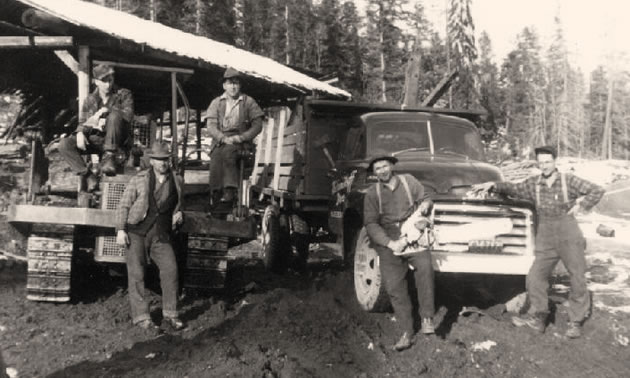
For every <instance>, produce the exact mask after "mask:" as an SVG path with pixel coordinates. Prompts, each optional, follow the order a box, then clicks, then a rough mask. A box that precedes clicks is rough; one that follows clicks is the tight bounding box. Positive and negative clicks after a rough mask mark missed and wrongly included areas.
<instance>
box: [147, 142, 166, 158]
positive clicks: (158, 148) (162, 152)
mask: <svg viewBox="0 0 630 378" xmlns="http://www.w3.org/2000/svg"><path fill="white" fill-rule="evenodd" d="M147 156H148V157H150V158H151V159H168V158H170V157H171V149H170V148H169V147H168V143H166V142H155V143H153V146H151V150H150V151H149V152H147Z"/></svg>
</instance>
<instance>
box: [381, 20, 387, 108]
mask: <svg viewBox="0 0 630 378" xmlns="http://www.w3.org/2000/svg"><path fill="white" fill-rule="evenodd" d="M379 41H380V43H381V45H380V47H381V99H382V100H383V102H387V84H386V83H385V51H384V50H385V49H384V48H383V43H384V40H383V31H382V30H381V32H380V34H379Z"/></svg>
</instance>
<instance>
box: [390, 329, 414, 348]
mask: <svg viewBox="0 0 630 378" xmlns="http://www.w3.org/2000/svg"><path fill="white" fill-rule="evenodd" d="M412 345H413V340H412V338H411V336H410V335H409V333H408V332H405V333H403V334H402V336H401V337H400V339H399V340H398V342H397V343H396V344H394V346H393V349H394V350H397V351H399V352H400V351H402V350H405V349H409V348H411V346H412Z"/></svg>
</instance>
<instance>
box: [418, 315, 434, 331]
mask: <svg viewBox="0 0 630 378" xmlns="http://www.w3.org/2000/svg"><path fill="white" fill-rule="evenodd" d="M420 332H422V333H423V334H425V335H432V334H434V333H435V325H434V324H433V318H422V328H420Z"/></svg>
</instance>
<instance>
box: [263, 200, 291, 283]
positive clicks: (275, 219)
mask: <svg viewBox="0 0 630 378" xmlns="http://www.w3.org/2000/svg"><path fill="white" fill-rule="evenodd" d="M282 234H283V233H282V228H281V227H280V216H279V215H278V210H277V209H276V208H275V207H274V206H273V205H269V206H267V208H265V212H264V213H263V218H262V227H261V239H262V257H263V264H264V265H265V269H267V270H268V271H270V272H273V273H283V272H284V271H285V270H286V265H287V264H286V253H283V251H284V248H283V247H282V244H283V243H282Z"/></svg>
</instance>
